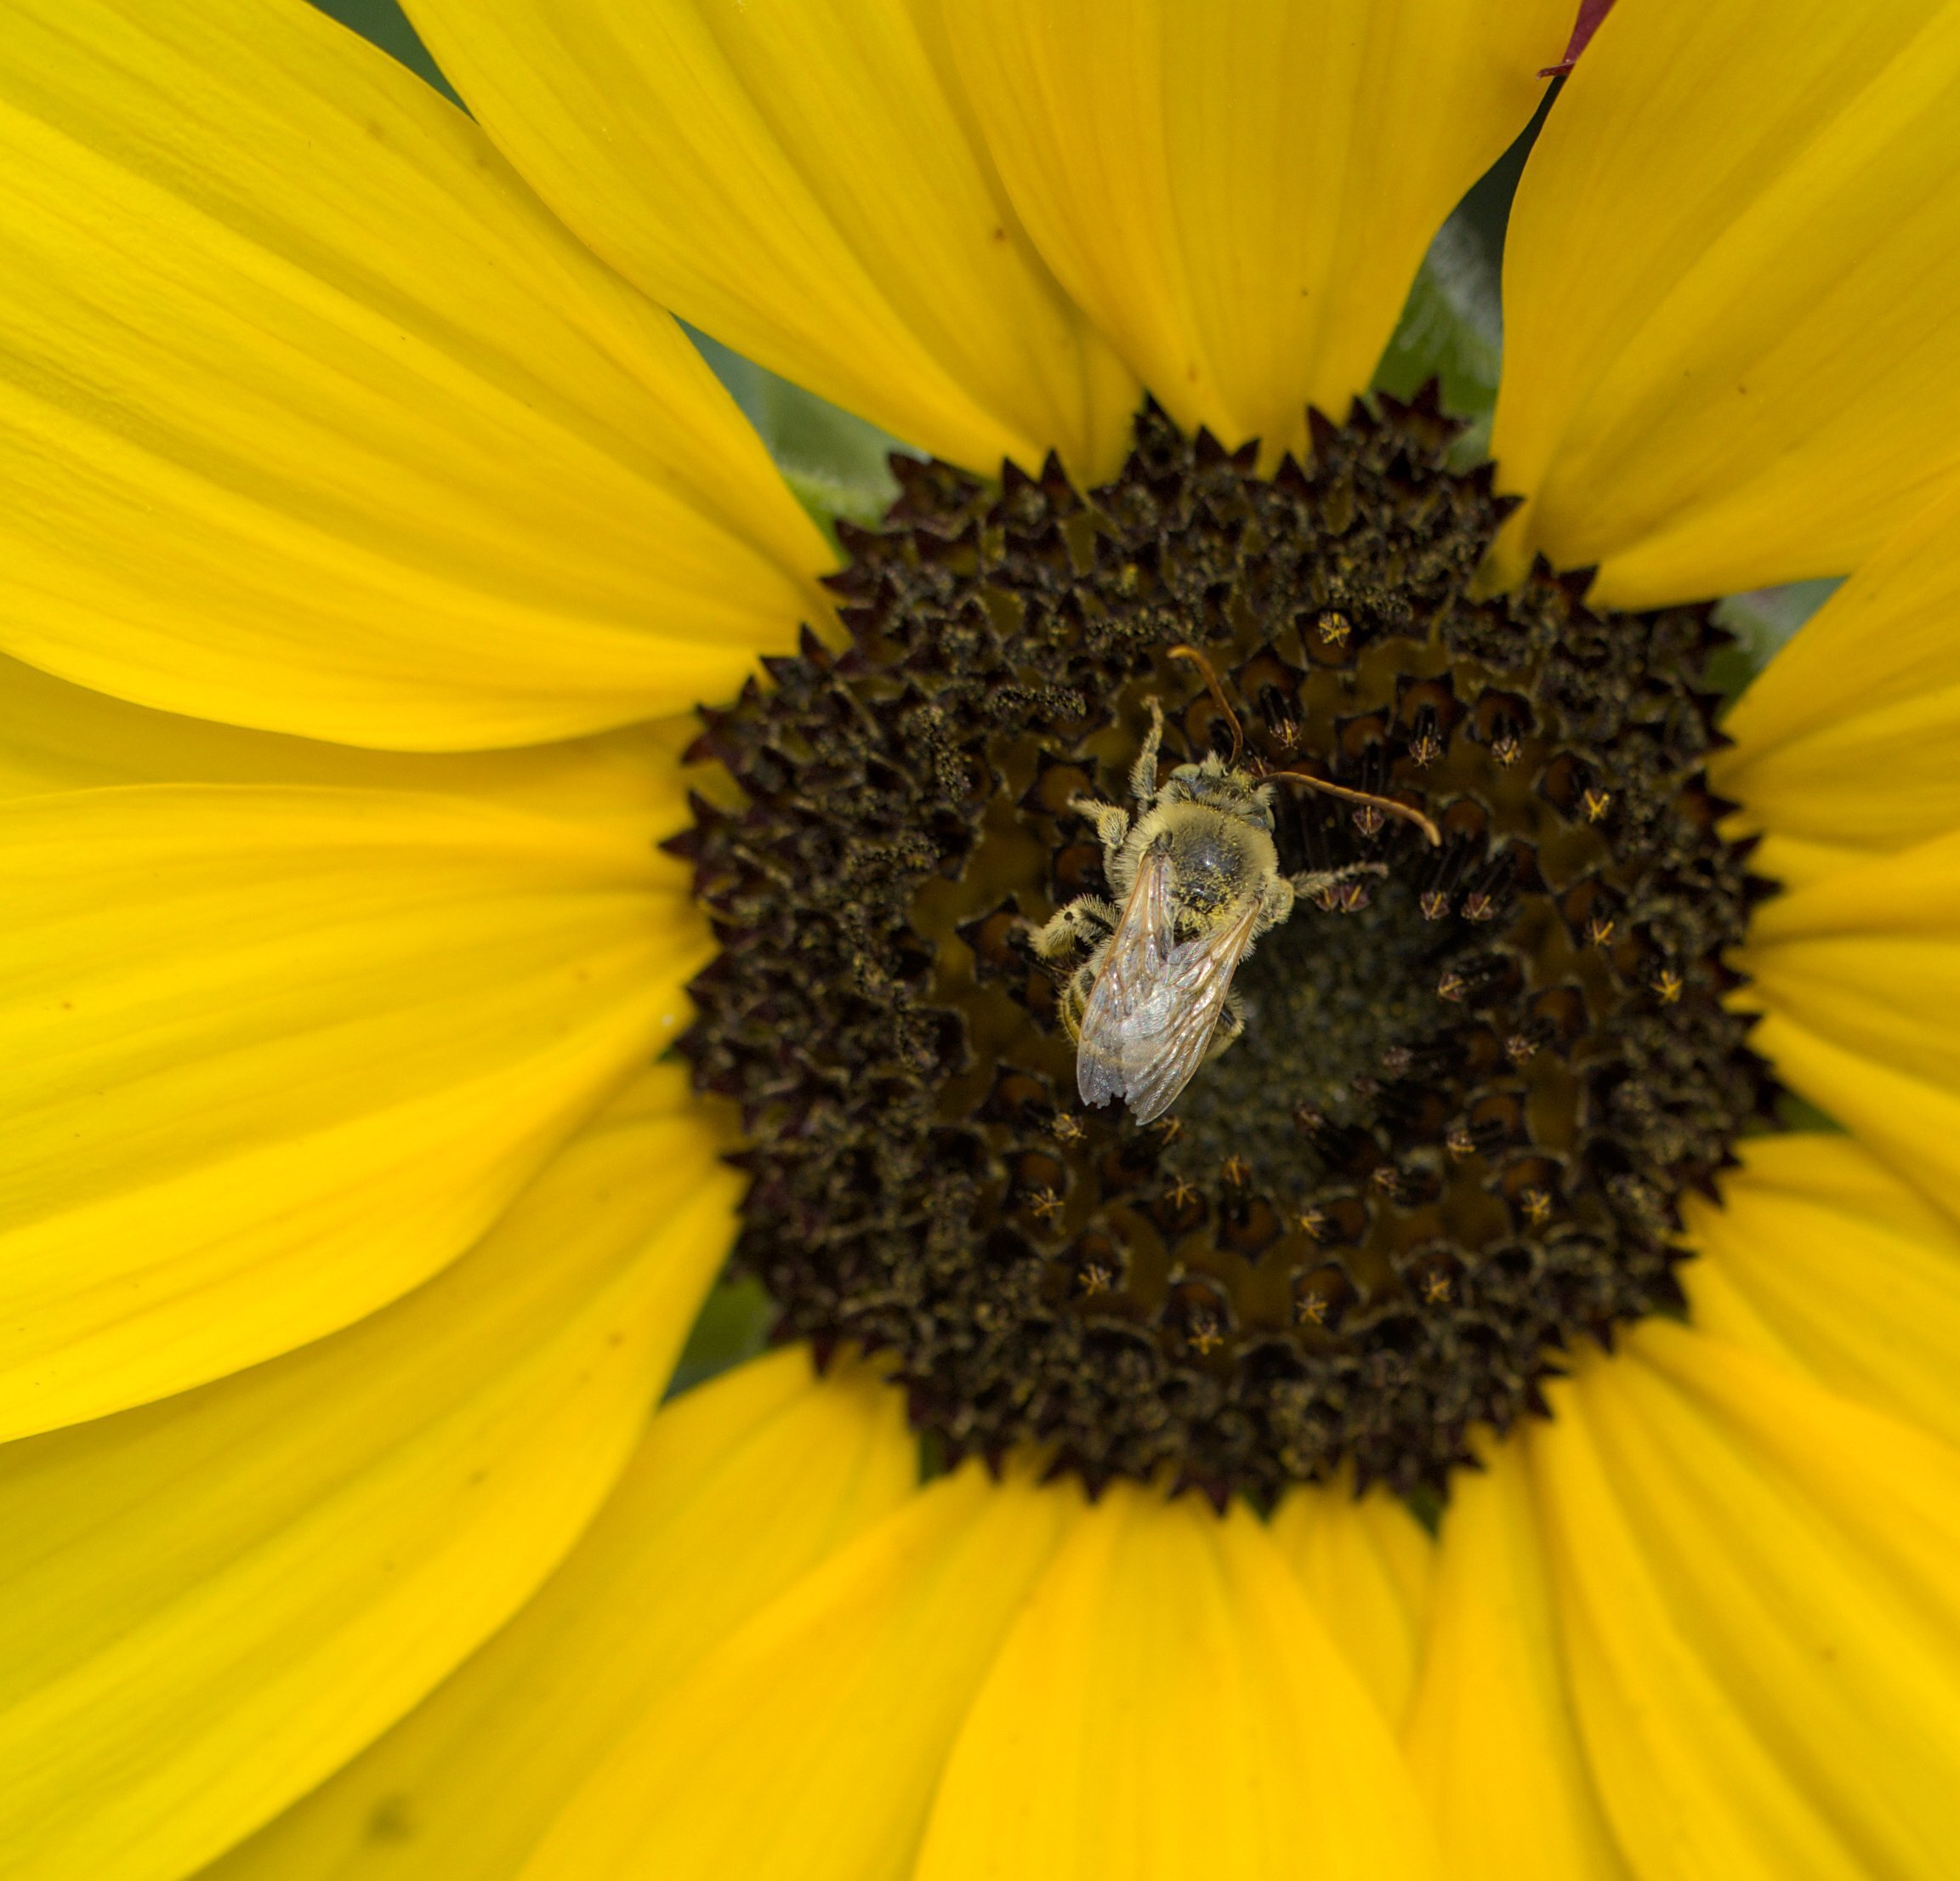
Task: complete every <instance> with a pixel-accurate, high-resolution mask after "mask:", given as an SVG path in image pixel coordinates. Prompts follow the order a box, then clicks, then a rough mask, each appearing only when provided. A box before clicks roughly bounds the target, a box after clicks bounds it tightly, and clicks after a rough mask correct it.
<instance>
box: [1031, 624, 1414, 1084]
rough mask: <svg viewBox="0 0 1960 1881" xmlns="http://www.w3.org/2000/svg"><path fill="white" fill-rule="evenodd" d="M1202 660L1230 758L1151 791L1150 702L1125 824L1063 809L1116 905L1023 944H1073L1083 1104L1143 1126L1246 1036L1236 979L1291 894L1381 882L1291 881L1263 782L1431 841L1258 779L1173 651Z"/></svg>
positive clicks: (1153, 717) (1384, 803)
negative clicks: (1112, 1105)
mask: <svg viewBox="0 0 1960 1881" xmlns="http://www.w3.org/2000/svg"><path fill="white" fill-rule="evenodd" d="M1171 651H1172V652H1173V655H1174V656H1177V657H1179V658H1184V659H1190V660H1192V661H1193V662H1196V664H1197V665H1199V666H1200V667H1201V668H1202V669H1203V672H1204V674H1205V678H1206V680H1207V684H1208V685H1210V686H1211V689H1212V692H1213V697H1214V698H1215V699H1216V700H1217V701H1218V703H1219V708H1220V709H1221V710H1222V711H1224V714H1225V717H1226V719H1227V721H1228V722H1229V723H1230V726H1231V729H1232V734H1233V749H1232V755H1231V758H1230V759H1229V760H1228V759H1222V758H1219V756H1218V755H1217V754H1216V753H1213V754H1212V755H1210V756H1207V758H1205V759H1203V760H1202V762H1200V763H1197V764H1179V766H1178V767H1177V768H1176V769H1175V770H1173V771H1172V773H1171V774H1170V776H1168V777H1167V778H1166V779H1165V780H1164V781H1163V782H1162V784H1160V783H1159V782H1158V781H1157V757H1158V751H1159V748H1160V747H1161V746H1162V742H1163V730H1164V719H1163V710H1162V707H1161V706H1160V705H1159V704H1158V703H1157V702H1156V700H1155V699H1153V700H1151V701H1150V734H1149V736H1147V737H1146V738H1145V741H1144V745H1143V749H1142V750H1141V751H1140V752H1139V754H1138V757H1137V761H1136V763H1135V764H1134V765H1133V767H1132V769H1131V771H1130V795H1131V796H1132V798H1134V799H1135V802H1136V813H1135V815H1131V814H1130V812H1128V810H1122V809H1120V808H1119V807H1118V806H1117V805H1116V804H1105V803H1100V802H1099V801H1097V800H1096V799H1094V798H1087V797H1077V798H1073V799H1072V800H1071V803H1070V805H1069V807H1070V809H1071V810H1074V811H1076V812H1077V814H1078V815H1082V816H1086V817H1087V818H1088V820H1089V821H1090V822H1091V823H1092V824H1093V825H1094V828H1095V832H1096V836H1097V838H1098V839H1099V841H1100V842H1101V844H1102V846H1103V858H1104V871H1105V874H1106V875H1107V876H1108V878H1109V884H1110V888H1111V891H1112V893H1114V894H1115V895H1116V896H1117V897H1118V898H1119V899H1120V901H1121V904H1122V905H1121V906H1120V907H1119V906H1116V905H1115V904H1113V903H1111V902H1109V901H1103V900H1101V899H1100V898H1099V897H1098V896H1095V895H1083V896H1082V897H1080V898H1079V899H1077V900H1076V901H1071V902H1070V903H1069V904H1068V905H1067V906H1065V907H1063V908H1062V909H1060V911H1059V912H1057V913H1056V914H1055V915H1054V918H1052V919H1051V920H1050V921H1048V923H1047V924H1046V925H1045V926H1043V927H1042V928H1041V929H1038V930H1037V932H1036V933H1035V935H1034V936H1033V942H1034V946H1035V950H1036V952H1037V953H1039V954H1041V955H1042V957H1043V958H1048V959H1055V958H1060V956H1061V955H1062V954H1064V953H1065V952H1068V951H1069V949H1070V948H1071V947H1077V948H1086V949H1087V950H1088V958H1087V959H1086V960H1085V961H1084V962H1083V963H1082V965H1081V966H1080V967H1079V968H1077V970H1076V971H1075V973H1074V974H1073V975H1071V977H1070V980H1069V982H1068V984H1067V986H1066V987H1065V989H1064V992H1063V994H1062V1001H1061V1009H1062V1020H1063V1023H1064V1024H1065V1026H1067V1028H1068V1031H1069V1034H1070V1036H1071V1037H1072V1038H1073V1039H1074V1040H1075V1042H1076V1083H1077V1088H1078V1089H1079V1090H1080V1091H1081V1093H1082V1101H1083V1102H1084V1103H1086V1104H1090V1105H1101V1104H1106V1103H1108V1102H1109V1100H1111V1098H1113V1097H1120V1098H1122V1100H1124V1102H1126V1103H1127V1104H1128V1105H1129V1107H1130V1111H1131V1113H1132V1114H1133V1116H1134V1117H1135V1118H1136V1120H1137V1122H1139V1123H1148V1122H1150V1121H1151V1119H1152V1118H1154V1117H1161V1116H1162V1114H1163V1113H1164V1111H1167V1110H1168V1109H1169V1108H1170V1106H1171V1105H1172V1104H1173V1103H1174V1102H1175V1101H1176V1100H1177V1097H1178V1094H1179V1092H1181V1091H1182V1090H1183V1089H1184V1088H1185V1085H1186V1084H1188V1083H1190V1080H1191V1077H1192V1074H1193V1073H1194V1072H1195V1071H1196V1070H1197V1068H1198V1066H1200V1065H1202V1064H1203V1063H1204V1062H1205V1060H1207V1058H1212V1057H1215V1056H1217V1054H1219V1053H1220V1052H1222V1051H1224V1049H1225V1048H1226V1047H1227V1046H1229V1045H1230V1043H1232V1041H1233V1040H1234V1039H1236V1037H1238V1036H1239V1035H1240V1033H1241V1032H1242V1031H1244V1030H1245V1023H1246V1021H1245V1013H1244V1009H1243V1007H1242V1005H1241V1002H1240V1001H1239V999H1238V998H1237V997H1236V995H1235V994H1234V993H1233V992H1232V978H1233V975H1235V974H1236V973H1237V971H1238V969H1239V967H1240V964H1241V963H1242V962H1243V961H1244V960H1245V958H1246V957H1247V955H1248V954H1249V953H1250V952H1252V950H1253V942H1254V941H1255V940H1258V937H1259V936H1260V935H1262V934H1265V933H1268V932H1270V930H1271V929H1274V928H1276V927H1278V926H1279V925H1280V923H1281V922H1283V921H1284V920H1286V918H1287V916H1288V915H1290V914H1291V913H1292V911H1293V903H1294V901H1296V900H1297V899H1298V897H1299V896H1300V895H1319V894H1321V893H1322V892H1324V891H1325V890H1327V889H1332V888H1333V887H1335V886H1337V885H1338V884H1340V883H1342V882H1344V881H1347V880H1349V878H1353V877H1355V876H1357V875H1363V874H1373V875H1380V874H1384V873H1386V871H1385V869H1384V868H1383V866H1382V864H1380V863H1379V862H1357V863H1355V864H1352V865H1350V866H1349V867H1346V868H1342V869H1332V870H1324V871H1316V872H1306V873H1302V874H1298V875H1292V876H1287V875H1284V874H1282V873H1281V870H1280V858H1279V851H1278V850H1277V849H1276V848H1275V845H1274V842H1273V781H1274V780H1276V779H1279V778H1282V777H1284V778H1290V779H1291V780H1292V781H1294V782H1296V783H1298V784H1301V785H1303V786H1304V787H1308V788H1310V789H1315V790H1321V791H1326V792H1328V793H1332V794H1333V795H1335V796H1339V797H1346V798H1355V799H1357V800H1359V801H1361V802H1364V803H1368V804H1374V805H1376V806H1377V807H1378V808H1379V809H1381V810H1384V811H1387V812H1389V813H1391V814H1393V815H1398V816H1403V817H1406V818H1408V819H1409V820H1410V821H1413V822H1416V823H1417V824H1419V825H1420V826H1421V827H1423V830H1424V832H1425V833H1426V834H1427V835H1428V836H1429V840H1430V841H1431V842H1432V843H1434V842H1437V841H1439V840H1440V837H1439V836H1438V833H1437V832H1436V829H1435V827H1434V824H1432V823H1430V822H1429V819H1428V818H1427V817H1424V816H1423V815H1420V814H1419V813H1418V812H1417V811H1415V810H1411V809H1410V808H1409V807H1408V806H1407V805H1406V804H1398V803H1395V802H1394V801H1393V800H1392V799H1390V798H1383V797H1375V796H1372V795H1369V794H1368V793H1365V792H1361V791H1351V790H1347V789H1345V788H1344V787H1341V786H1339V785H1336V784H1328V783H1325V782H1323V781H1321V780H1320V779H1318V778H1314V777H1308V776H1303V775H1302V774H1300V773H1298V772H1297V771H1271V772H1265V773H1263V774H1262V773H1260V772H1258V771H1255V770H1251V769H1249V768H1247V767H1245V766H1242V765H1241V764H1240V762H1239V755H1240V752H1241V748H1242V747H1241V737H1240V733H1239V725H1238V720H1237V719H1236V717H1234V716H1233V714H1232V712H1231V708H1230V706H1228V705H1227V704H1226V703H1225V701H1224V695H1223V693H1222V691H1221V690H1220V689H1219V685H1218V681H1217V679H1216V678H1215V677H1214V676H1213V673H1212V671H1211V668H1210V667H1209V665H1208V664H1207V663H1206V662H1205V661H1204V659H1203V656H1202V655H1200V654H1199V653H1197V652H1196V650H1195V649H1192V648H1188V647H1175V648H1173V649H1172V650H1171Z"/></svg>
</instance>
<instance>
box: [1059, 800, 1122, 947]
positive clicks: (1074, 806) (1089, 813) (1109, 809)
mask: <svg viewBox="0 0 1960 1881" xmlns="http://www.w3.org/2000/svg"><path fill="white" fill-rule="evenodd" d="M1069 808H1070V809H1071V810H1073V811H1074V812H1075V813H1076V815H1078V816H1086V817H1088V820H1089V821H1090V822H1092V823H1093V824H1094V825H1095V831H1096V840H1097V841H1098V842H1099V843H1100V844H1102V846H1103V868H1104V871H1105V873H1107V874H1108V876H1109V878H1110V879H1111V881H1112V882H1113V881H1115V880H1116V857H1117V856H1118V855H1120V854H1121V853H1122V846H1123V843H1124V840H1125V838H1127V837H1128V835H1129V833H1130V813H1129V812H1128V810H1118V809H1117V808H1116V805H1115V804H1105V803H1099V802H1098V801H1097V800H1096V798H1094V797H1071V798H1069ZM1110 925H1111V927H1112V928H1113V927H1114V926H1115V925H1116V923H1115V922H1113V921H1112V922H1111V923H1110Z"/></svg>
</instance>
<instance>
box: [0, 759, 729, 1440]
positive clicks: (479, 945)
mask: <svg viewBox="0 0 1960 1881" xmlns="http://www.w3.org/2000/svg"><path fill="white" fill-rule="evenodd" d="M0 874H4V876H5V878H6V880H7V884H8V901H9V911H8V921H7V925H6V930H5V935H4V938H3V939H0V961H3V963H4V970H3V971H0V983H3V984H4V986H5V988H6V993H5V997H4V999H3V1000H0V1052H3V1054H4V1057H5V1060H6V1062H7V1064H8V1066H9V1071H8V1076H7V1079H6V1085H5V1095H4V1099H3V1100H0V1144H3V1145H4V1148H3V1151H0V1166H3V1168H4V1171H5V1173H4V1176H3V1177H0V1432H3V1433H4V1434H6V1435H18V1434H20V1433H21V1432H23V1431H26V1430H31V1429H45V1428H47V1427H48V1426H51V1425H54V1424H63V1423H68V1422H71V1421H73V1420H76V1419H78V1418H88V1417H97V1416H100V1415H101V1414H102V1413H104V1412H108V1411H112V1410H116V1409H119V1408H121V1407H122V1406H126V1405H130V1404H135V1403H140V1402H142V1401H145V1400H146V1399H150V1398H154V1397H159V1396H162V1395H164V1394H166V1393H168V1392H171V1391H176V1390H181V1389H185V1387H186V1386H189V1385H191V1384H200V1383H202V1382H203V1381H204V1380H205V1379H207V1378H214V1377H218V1376H220V1375H222V1374H223V1373H224V1372H230V1371H232V1370H235V1369H236V1368H237V1367H240V1366H242V1365H249V1364H253V1363H255V1362H256V1361H258V1360H260V1359H264V1358H266V1357H269V1356H270V1355H272V1354H274V1353H276V1352H281V1351H285V1350H288V1349H290V1348H291V1347H293V1346H294V1345H297V1344H301V1343H302V1342H303V1341H304V1340H307V1339H310V1338H319V1337H320V1336H321V1335H322V1334H323V1333H330V1332H332V1331H334V1330H335V1329H336V1328H338V1327H342V1326H344V1325H346V1324H348V1323H349V1321H352V1320H355V1319H357V1318H359V1317H360V1316H361V1315H362V1314H364V1313H367V1312H371V1311H372V1310H374V1309H375V1308H376V1307H377V1306H379V1305H381V1304H384V1303H385V1302H386V1301H388V1300H389V1299H393V1298H395V1296H396V1295H397V1294H399V1293H402V1292H404V1291H405V1290H406V1289H407V1288H408V1287H412V1286H414V1285H415V1284H417V1283H418V1281H422V1280H423V1279H425V1278H426V1277H427V1276H429V1274H431V1273H433V1272H434V1271H435V1270H437V1269H438V1268H440V1266H442V1264H444V1263H445V1262H446V1261H448V1260H450V1259H452V1258H453V1257H454V1256H455V1255H457V1253H461V1252H462V1251H463V1248H465V1247H468V1246H469V1243H470V1242H472V1241H474V1239H475V1238H476V1236H478V1235H479V1234H480V1233H481V1232H482V1231H483V1230H485V1229H486V1227H488V1226H489V1225H490V1224H491V1222H492V1221H494V1220H495V1219H496V1218H497V1215H498V1213H501V1211H502V1210H503V1208H504V1206H505V1204H506V1203H507V1202H508V1201H509V1200H510V1198H511V1197H512V1196H514V1194H515V1193H516V1192H517V1191H518V1190H519V1189H520V1188H521V1187H522V1186H523V1185H524V1184H525V1182H526V1180H528V1179H529V1178H530V1176H531V1173H533V1172H534V1171H535V1170H536V1169H537V1168H538V1167H539V1166H540V1165H541V1164H542V1163H543V1162H544V1161H545V1159H546V1158H547V1157H548V1156H549V1155H550V1154H551V1152H552V1151H553V1150H554V1148H555V1147H556V1146H557V1145H559V1143H560V1142H561V1141H562V1140H563V1139H564V1138H565V1135H566V1134H567V1133H568V1132H569V1131H570V1130H571V1128H574V1127H575V1126H576V1125H577V1123H578V1122H581V1121H582V1119H583V1118H584V1117H586V1116H588V1115H589V1114H590V1113H591V1111H593V1110H594V1108H595V1107H596V1106H597V1105H599V1103H600V1102H601V1101H602V1100H604V1099H605V1096H606V1095H607V1094H608V1093H609V1092H610V1091H611V1090H612V1089H614V1088H616V1087H617V1085H618V1084H619V1083H620V1082H621V1081H622V1079H623V1078H624V1077H626V1076H627V1075H628V1072H629V1071H631V1069H632V1068H633V1066H634V1065H635V1064H636V1063H640V1062H644V1061H645V1059H646V1058H648V1057H649V1056H650V1055H651V1054H652V1053H653V1052H654V1051H656V1049H657V1048H658V1047H659V1044H660V1043H661V1042H662V1041H663V1040H665V1039H666V1038H668V1037H671V1036H672V1035H673V1031H674V1030H675V1028H676V1027H677V1026H678V1025H679V1023H680V1022H681V1020H682V1018H683V1015H684V1012H685V997H684V996H683V995H682V993H681V992H680V991H679V986H680V982H681V981H682V980H685V977H686V976H687V975H688V973H689V972H690V969H692V968H693V967H694V966H695V965H696V964H697V963H698V962H699V960H700V958H701V957H702V952H703V950H704V942H705V940H706V936H705V935H703V934H702V933H701V932H700V930H699V927H698V923H697V922H696V920H695V919H694V918H693V917H692V915H691V913H690V911H689V908H688V905H687V903H686V901H685V882H684V880H683V879H682V878H681V876H680V872H679V870H678V869H676V868H673V867H671V866H670V865H668V864H665V863H664V862H662V860H661V859H660V858H658V857H656V856H655V855H653V854H652V853H651V851H650V849H649V847H648V844H647V842H646V838H645V835H644V834H641V835H634V834H632V833H610V832H607V831H605V830H602V829H595V828H587V827H581V826H579V825H578V824H576V823H573V822H571V821H560V820H548V819H546V818H543V817H537V816H530V815H520V814H518V813H517V812H515V811H511V810H502V809H497V808H494V807H491V806H489V805H487V804H471V803H469V802H466V801H463V800H462V799H457V798H438V797H419V796H412V795H408V794H406V793H389V792H383V791H355V790H326V789H306V788H298V787H287V788H271V787H268V788H260V789H250V788H223V787H199V786H189V785H186V786H159V787H147V788H129V789H109V790H96V791H82V792H77V793H72V794H70V795H61V796H43V797H37V798H20V799H18V800H16V801H15V802H14V803H12V804H7V805H5V806H3V807H0Z"/></svg>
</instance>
